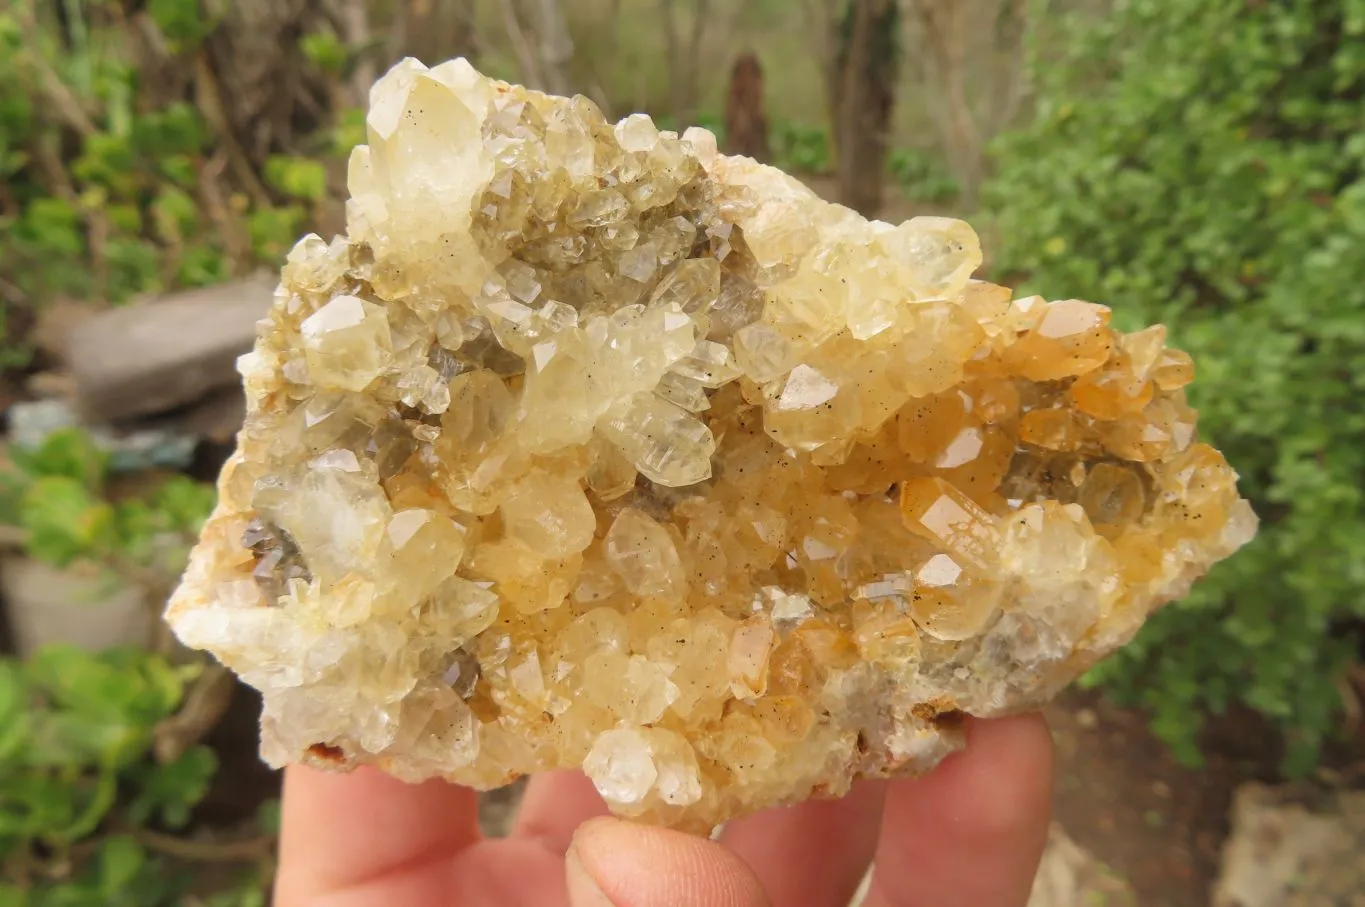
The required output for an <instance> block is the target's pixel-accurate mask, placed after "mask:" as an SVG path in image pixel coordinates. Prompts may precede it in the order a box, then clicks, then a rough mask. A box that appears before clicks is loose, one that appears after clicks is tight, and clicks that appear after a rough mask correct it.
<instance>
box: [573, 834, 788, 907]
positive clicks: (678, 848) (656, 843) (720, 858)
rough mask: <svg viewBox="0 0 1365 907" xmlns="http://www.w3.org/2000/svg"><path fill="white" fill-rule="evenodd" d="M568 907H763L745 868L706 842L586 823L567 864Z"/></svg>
mask: <svg viewBox="0 0 1365 907" xmlns="http://www.w3.org/2000/svg"><path fill="white" fill-rule="evenodd" d="M566 871H567V872H568V882H569V903H570V904H571V905H572V907H677V905H679V904H686V905H688V907H767V905H768V898H767V896H766V895H764V894H763V887H762V886H761V885H760V884H759V882H758V879H757V878H756V877H755V876H754V874H753V873H752V872H750V871H749V867H747V866H745V865H744V862H743V861H742V860H740V858H739V857H737V856H735V854H733V853H731V852H730V851H729V850H727V849H726V848H725V847H723V846H721V845H720V844H717V843H716V842H715V841H711V840H708V839H707V838H701V837H697V836H695V835H689V834H684V833H683V832H678V831H670V830H668V829H665V828H654V827H651V826H646V825H634V824H632V823H630V822H624V821H622V820H620V819H609V818H601V819H590V820H589V821H587V822H585V823H583V825H582V826H580V827H579V829H578V832H577V834H575V835H574V838H573V844H572V845H571V846H570V848H569V853H568V856H567V870H566Z"/></svg>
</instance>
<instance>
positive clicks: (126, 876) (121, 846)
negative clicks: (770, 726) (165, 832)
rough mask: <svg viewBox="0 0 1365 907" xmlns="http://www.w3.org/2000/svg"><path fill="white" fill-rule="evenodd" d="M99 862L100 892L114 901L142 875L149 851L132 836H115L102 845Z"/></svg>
mask: <svg viewBox="0 0 1365 907" xmlns="http://www.w3.org/2000/svg"><path fill="white" fill-rule="evenodd" d="M98 861H99V870H98V871H99V887H100V891H101V892H102V893H103V894H104V896H105V897H107V898H109V899H111V900H112V899H115V898H118V897H119V896H120V895H121V894H122V893H123V891H124V890H125V889H127V888H128V887H129V886H131V885H132V884H133V881H134V880H135V879H137V877H138V876H139V875H140V874H141V873H142V870H143V868H144V867H145V866H146V865H147V851H146V850H144V849H143V847H142V845H141V844H139V843H138V842H137V840H136V839H135V838H133V837H132V836H130V835H114V836H112V837H109V838H106V839H105V840H104V843H103V844H101V845H100V851H99V857H98Z"/></svg>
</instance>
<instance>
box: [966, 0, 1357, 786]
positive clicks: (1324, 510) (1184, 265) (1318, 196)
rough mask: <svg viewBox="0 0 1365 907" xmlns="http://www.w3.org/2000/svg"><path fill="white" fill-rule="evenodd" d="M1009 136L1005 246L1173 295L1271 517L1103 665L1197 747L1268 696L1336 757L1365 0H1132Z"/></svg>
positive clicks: (1068, 284) (1093, 290)
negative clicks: (1205, 731)
mask: <svg viewBox="0 0 1365 907" xmlns="http://www.w3.org/2000/svg"><path fill="white" fill-rule="evenodd" d="M1059 46H1065V47H1067V48H1068V52H1067V54H1066V55H1065V56H1063V57H1060V58H1053V59H1052V60H1051V61H1050V62H1048V63H1046V64H1045V65H1042V66H1041V68H1040V70H1039V72H1038V73H1037V80H1038V85H1039V89H1040V101H1039V117H1038V119H1037V122H1036V123H1035V124H1034V125H1032V126H1031V127H1029V128H1026V129H1024V130H1023V131H1021V132H1019V133H1016V134H1013V135H1009V136H1006V137H1005V138H1004V139H1003V140H1002V141H1001V142H1000V143H999V145H998V147H997V148H996V149H995V152H996V153H995V158H996V168H997V170H996V176H995V178H994V180H993V182H992V183H991V184H989V185H988V187H987V198H988V205H989V206H991V207H993V208H995V210H997V211H998V212H999V218H1000V223H999V227H1000V229H999V233H1000V235H1001V236H1002V238H1003V241H1004V247H1003V248H1002V249H1001V250H1000V256H999V259H998V261H997V263H996V264H997V267H998V268H999V269H1000V270H1001V271H1002V272H1004V273H1005V274H1006V275H1013V276H1016V277H1023V278H1024V279H1025V282H1026V284H1027V288H1028V289H1029V290H1036V291H1040V292H1043V293H1045V294H1047V295H1049V296H1052V297H1060V296H1079V297H1084V298H1090V299H1095V300H1098V301H1103V302H1107V303H1110V304H1111V305H1113V306H1114V309H1115V312H1114V315H1115V321H1116V322H1117V323H1118V324H1120V325H1121V326H1124V327H1132V326H1134V325H1136V324H1138V323H1140V322H1150V321H1157V320H1160V321H1164V322H1166V323H1167V324H1168V325H1169V326H1170V328H1171V335H1172V338H1173V341H1174V342H1175V343H1176V344H1177V345H1180V346H1183V347H1184V348H1186V349H1188V350H1189V351H1190V352H1191V353H1192V354H1193V355H1194V357H1195V359H1196V361H1197V362H1198V363H1199V366H1200V374H1199V377H1198V379H1197V380H1196V382H1195V384H1194V386H1193V387H1192V389H1191V390H1192V393H1191V399H1192V402H1193V403H1194V404H1195V405H1196V406H1197V407H1198V408H1199V409H1200V411H1201V426H1202V431H1203V432H1204V435H1205V436H1206V437H1207V438H1209V439H1210V440H1211V441H1212V442H1213V443H1215V444H1217V445H1219V446H1220V447H1221V448H1222V449H1223V450H1224V451H1225V452H1226V454H1227V455H1228V458H1229V460H1230V461H1231V462H1232V464H1233V465H1234V467H1236V468H1237V469H1238V470H1239V472H1240V473H1241V476H1242V483H1241V485H1242V488H1243V490H1244V492H1245V493H1246V494H1248V495H1249V496H1250V498H1251V499H1252V501H1253V503H1254V505H1255V507H1256V509H1257V512H1258V513H1259V514H1260V515H1261V517H1262V519H1263V529H1262V532H1261V535H1260V537H1259V538H1258V539H1257V540H1256V541H1255V542H1254V543H1253V544H1252V545H1251V546H1250V547H1249V548H1248V549H1247V550H1246V551H1244V552H1242V553H1241V554H1239V555H1238V556H1236V557H1234V558H1232V559H1231V560H1230V561H1229V562H1227V563H1225V564H1223V565H1221V566H1219V567H1218V568H1217V569H1216V570H1215V571H1214V572H1213V573H1212V575H1211V576H1210V577H1209V578H1208V579H1207V580H1206V581H1205V582H1203V583H1202V584H1200V585H1199V586H1197V587H1196V589H1195V590H1194V592H1193V593H1192V594H1191V595H1190V596H1189V597H1188V598H1187V599H1186V600H1185V601H1182V602H1180V603H1178V604H1175V605H1172V606H1171V607H1169V608H1167V609H1166V610H1165V611H1163V612H1162V613H1161V614H1160V615H1159V616H1158V617H1157V618H1156V619H1154V620H1153V621H1151V623H1150V624H1149V625H1148V627H1147V628H1145V629H1144V631H1143V632H1142V634H1141V635H1140V636H1139V638H1138V639H1137V641H1136V642H1135V643H1134V644H1133V645H1132V646H1131V647H1129V648H1128V649H1126V650H1125V651H1124V652H1123V653H1121V654H1120V655H1119V656H1118V657H1116V658H1115V659H1113V660H1112V661H1110V662H1109V663H1107V664H1104V665H1102V666H1100V667H1099V668H1098V669H1097V670H1096V671H1095V673H1094V675H1093V676H1092V678H1091V680H1092V681H1093V682H1096V683H1102V684H1103V685H1104V686H1105V687H1106V688H1107V689H1109V690H1110V691H1112V692H1113V693H1115V694H1117V695H1119V696H1120V697H1122V698H1124V699H1126V700H1128V701H1134V702H1140V703H1142V704H1144V705H1146V706H1147V707H1149V708H1150V709H1151V710H1152V713H1153V716H1154V718H1153V722H1154V727H1155V729H1156V730H1157V731H1158V733H1160V734H1161V735H1162V736H1163V737H1165V738H1166V739H1167V740H1168V741H1170V742H1171V744H1172V745H1173V746H1174V747H1175V748H1176V751H1177V752H1178V753H1179V754H1180V755H1182V756H1183V757H1185V758H1187V759H1194V758H1197V747H1196V745H1195V733H1196V731H1197V729H1198V726H1199V721H1200V715H1201V713H1202V710H1203V709H1205V708H1213V709H1215V710H1216V709H1222V708H1223V707H1225V706H1227V705H1229V704H1230V703H1234V702H1241V703H1245V704H1246V705H1249V706H1251V707H1252V708H1254V709H1256V710H1258V711H1260V712H1262V713H1263V714H1265V715H1267V716H1269V717H1270V718H1272V719H1274V720H1275V721H1277V722H1278V723H1280V724H1281V726H1283V727H1284V728H1285V730H1286V732H1287V735H1288V737H1287V739H1288V742H1289V745H1290V763H1291V767H1292V768H1297V769H1303V768H1306V767H1308V766H1311V764H1312V762H1313V760H1314V758H1315V754H1316V752H1317V750H1318V747H1319V746H1320V744H1321V742H1322V740H1323V739H1324V736H1325V735H1327V734H1328V733H1329V732H1330V730H1331V728H1332V727H1333V724H1334V720H1335V713H1336V711H1337V709H1338V706H1339V700H1338V694H1337V691H1336V682H1337V678H1338V677H1339V676H1340V674H1339V671H1340V669H1341V667H1342V665H1343V661H1344V660H1345V659H1346V658H1348V657H1349V656H1350V654H1351V651H1350V650H1351V648H1352V640H1351V639H1350V636H1349V635H1348V633H1347V632H1346V631H1347V630H1348V628H1350V627H1352V626H1354V627H1356V628H1357V629H1358V628H1359V626H1360V620H1361V618H1362V617H1365V562H1362V560H1361V558H1360V556H1359V553H1360V552H1361V551H1362V550H1365V491H1363V490H1362V486H1361V483H1360V477H1361V475H1362V474H1365V412H1363V411H1362V410H1361V408H1360V406H1359V404H1358V396H1359V394H1360V392H1361V389H1362V387H1365V378H1363V377H1362V376H1365V251H1363V250H1365V166H1363V165H1365V51H1363V50H1362V47H1365V3H1362V2H1361V0H1304V2H1297V3H1247V2H1244V0H1164V2H1156V0H1127V2H1121V3H1119V4H1118V6H1117V8H1116V10H1115V12H1114V14H1113V15H1112V16H1111V17H1108V18H1106V19H1105V20H1103V21H1101V22H1099V23H1097V24H1094V25H1092V26H1089V27H1086V28H1083V29H1075V30H1073V33H1072V34H1071V35H1069V36H1068V40H1066V41H1063V42H1059Z"/></svg>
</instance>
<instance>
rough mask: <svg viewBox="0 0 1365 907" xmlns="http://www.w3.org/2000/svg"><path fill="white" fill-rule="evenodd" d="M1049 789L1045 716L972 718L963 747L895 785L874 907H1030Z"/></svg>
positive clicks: (874, 889)
mask: <svg viewBox="0 0 1365 907" xmlns="http://www.w3.org/2000/svg"><path fill="white" fill-rule="evenodd" d="M1051 796H1052V738H1051V736H1050V735H1049V733H1048V729H1047V725H1046V723H1044V721H1043V719H1042V717H1041V716H1038V715H1026V716H1020V717H1017V718H1000V719H993V720H990V721H977V720H969V721H968V724H967V749H966V750H965V751H964V752H961V753H958V754H956V755H953V756H950V757H949V758H948V759H947V760H945V761H944V763H943V764H942V765H940V766H939V767H938V768H937V769H935V770H934V771H933V772H931V773H929V774H928V775H926V776H925V777H923V778H917V779H911V780H905V781H897V782H894V783H893V784H892V785H891V787H890V789H889V790H888V792H887V796H886V811H885V814H884V816H883V818H882V839H881V844H880V846H879V847H878V849H877V855H876V861H875V865H876V868H875V869H874V871H873V875H872V888H871V891H870V892H869V895H868V899H867V907H940V905H951V904H979V905H981V907H1022V905H1024V904H1025V903H1027V901H1028V896H1029V889H1030V887H1031V886H1032V883H1033V876H1034V873H1035V872H1036V871H1037V869H1038V861H1039V859H1040V858H1041V857H1042V853H1043V845H1044V843H1045V841H1046V839H1047V827H1048V819H1049V813H1050V801H1051Z"/></svg>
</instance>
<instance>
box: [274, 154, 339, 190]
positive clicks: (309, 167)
mask: <svg viewBox="0 0 1365 907" xmlns="http://www.w3.org/2000/svg"><path fill="white" fill-rule="evenodd" d="M265 179H266V182H267V183H269V184H270V185H271V187H272V188H274V189H276V190H278V191H280V192H283V193H284V194H285V195H288V196H289V197H291V198H296V199H300V200H302V201H317V200H319V199H321V198H322V197H323V196H325V195H326V194H327V170H326V169H325V168H324V167H323V166H322V164H320V163H318V162H317V161H313V160H309V159H308V158H303V157H288V156H286V155H279V154H277V155H272V156H271V157H270V158H269V159H268V160H266V162H265Z"/></svg>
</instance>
